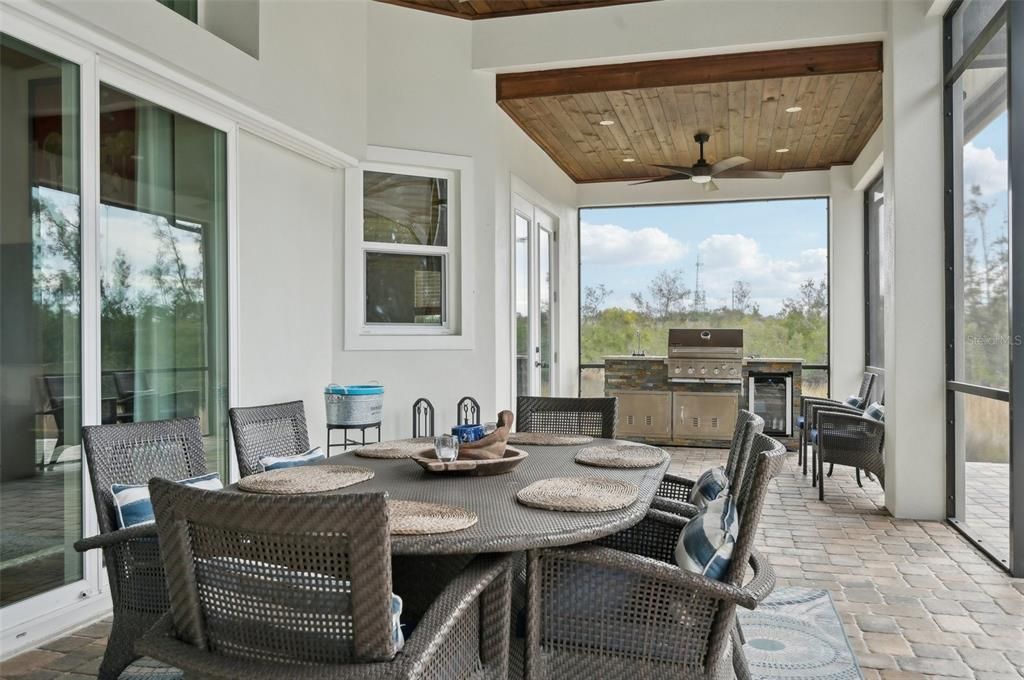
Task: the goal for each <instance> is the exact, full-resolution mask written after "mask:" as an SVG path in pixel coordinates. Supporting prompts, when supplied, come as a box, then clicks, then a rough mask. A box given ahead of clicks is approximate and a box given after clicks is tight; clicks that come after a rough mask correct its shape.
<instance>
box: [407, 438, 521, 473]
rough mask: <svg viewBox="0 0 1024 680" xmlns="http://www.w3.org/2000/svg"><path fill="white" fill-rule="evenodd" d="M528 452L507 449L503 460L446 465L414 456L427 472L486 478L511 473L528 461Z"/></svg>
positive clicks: (428, 457)
mask: <svg viewBox="0 0 1024 680" xmlns="http://www.w3.org/2000/svg"><path fill="white" fill-rule="evenodd" d="M529 455H530V454H528V453H527V452H526V451H522V450H520V449H516V448H512V447H511V446H509V447H507V448H506V449H505V455H504V456H502V457H501V458H482V459H479V460H472V459H462V458H459V459H456V460H454V461H452V462H451V463H445V462H442V461H440V460H438V459H437V457H436V456H435V455H434V454H433V453H431V454H430V455H424V456H414V457H413V460H414V461H416V464H417V465H419V466H420V467H421V468H423V469H424V470H426V471H427V472H434V473H438V474H456V475H458V474H461V475H466V476H469V477H485V476H487V475H503V474H505V473H506V472H511V471H512V469H513V468H514V467H515V466H517V465H519V464H520V463H522V462H523V461H524V460H526V458H527V456H529Z"/></svg>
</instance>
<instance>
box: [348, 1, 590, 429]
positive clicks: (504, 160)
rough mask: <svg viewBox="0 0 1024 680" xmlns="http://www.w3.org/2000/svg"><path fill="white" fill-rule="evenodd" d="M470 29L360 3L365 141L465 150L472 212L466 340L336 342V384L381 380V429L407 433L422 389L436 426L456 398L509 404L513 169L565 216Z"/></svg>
mask: <svg viewBox="0 0 1024 680" xmlns="http://www.w3.org/2000/svg"><path fill="white" fill-rule="evenodd" d="M473 26H474V24H473V23H471V22H468V21H463V20H459V19H454V18H450V17H445V16H439V15H435V14H429V13H425V12H415V11H409V10H408V9H406V8H401V7H395V6H392V5H386V4H382V3H375V2H374V3H370V4H369V7H368V26H367V35H368V41H367V69H368V80H369V82H372V83H375V84H378V85H377V86H375V87H372V88H369V90H368V91H367V93H366V106H367V109H368V111H370V112H371V115H369V117H368V120H367V143H368V144H371V145H374V146H384V147H393V148H403V149H412V150H417V151H430V152H441V153H446V154H457V155H462V156H468V157H471V158H472V159H473V167H474V180H475V181H474V189H473V190H474V201H473V203H474V214H473V215H471V216H464V217H463V222H462V228H463V229H471V230H473V236H474V238H473V240H474V243H475V246H474V251H473V252H471V253H466V254H464V257H468V258H471V259H472V262H473V267H474V269H475V281H474V285H473V295H474V297H475V300H476V315H475V328H474V329H473V338H474V344H473V347H472V349H467V350H438V351H429V352H428V351H422V350H416V351H413V350H410V351H399V350H387V351H347V350H346V349H345V348H344V346H343V343H341V342H340V339H338V340H336V341H335V344H334V349H335V354H334V373H333V379H334V380H335V381H337V382H341V383H353V382H362V381H365V380H370V379H373V380H379V381H381V382H382V383H384V385H385V412H384V422H383V435H384V436H385V437H396V436H408V434H409V433H410V431H411V428H412V418H411V407H412V403H413V401H415V400H416V399H417V398H418V397H426V398H428V399H430V401H431V402H432V403H433V404H434V407H435V409H436V423H437V427H438V428H439V429H446V428H448V427H450V426H451V425H452V424H454V422H455V405H456V402H457V401H458V400H459V399H460V398H461V397H463V396H466V395H470V396H473V397H475V398H476V399H477V400H478V401H479V402H480V406H481V409H482V410H483V413H484V415H485V417H486V416H487V415H488V414H496V413H497V411H498V410H499V409H501V408H508V407H510V406H513V405H514V404H513V402H512V398H511V365H510V363H509V361H508V354H506V352H508V351H509V345H510V337H511V328H510V324H511V306H510V300H511V298H510V292H509V281H510V277H511V270H510V259H509V246H510V239H511V232H510V224H511V212H510V207H509V195H510V191H511V188H510V187H511V177H512V175H513V174H514V175H516V176H517V177H519V178H521V179H522V180H523V181H525V182H526V183H528V184H530V185H531V186H533V187H534V188H536V189H537V191H538V192H540V193H542V195H543V196H544V197H545V198H546V199H547V200H548V201H550V202H551V204H552V205H553V206H554V211H555V212H556V216H557V217H558V218H559V220H560V221H561V222H567V221H568V220H569V218H570V217H571V215H572V214H573V210H572V207H573V206H574V205H575V202H574V201H575V185H574V184H572V182H571V181H570V180H569V179H568V177H566V176H565V175H564V174H563V173H562V172H561V171H560V170H558V169H557V167H556V166H555V165H554V163H553V162H552V161H551V160H550V159H549V158H547V156H545V155H544V154H543V153H542V152H541V151H540V150H539V149H537V148H536V147H535V146H534V145H533V144H532V143H531V142H529V140H528V139H527V138H526V136H525V135H524V134H523V133H522V132H521V131H519V130H518V128H515V126H514V125H513V124H512V123H511V121H509V120H508V118H507V116H505V114H504V113H502V112H501V110H500V109H498V107H497V106H495V104H494V76H493V74H490V73H485V72H481V71H474V70H472V69H471V68H470V55H471V50H472V37H473ZM397 46H400V49H399V48H397ZM563 226H565V225H563ZM571 230H572V231H574V227H572V228H571ZM565 269H569V270H570V271H574V267H572V266H571V265H570V266H569V267H565V268H563V271H564V270H565ZM573 280H574V279H573ZM336 313H339V314H343V313H346V312H344V310H341V309H340V307H339V308H338V309H337V312H336ZM349 314H350V313H349ZM347 318H351V317H350V316H349V317H347ZM568 334H569V335H575V329H574V327H573V328H570V329H569V330H568ZM563 356H564V354H563Z"/></svg>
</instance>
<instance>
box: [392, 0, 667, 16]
mask: <svg viewBox="0 0 1024 680" xmlns="http://www.w3.org/2000/svg"><path fill="white" fill-rule="evenodd" d="M654 1H655V0H562V1H560V2H559V1H557V0H556V1H554V2H542V3H533V4H531V3H526V4H523V3H520V2H508V1H507V0H466V1H465V2H462V1H461V0H377V2H382V3H384V4H385V5H398V6H399V7H407V8H409V9H416V10H420V11H423V12H432V13H434V14H443V15H445V16H449V17H455V18H457V19H468V20H470V21H476V20H477V19H498V18H501V17H516V16H522V15H524V14H543V13H546V12H563V11H567V10H574V9H592V8H594V7H611V6H614V5H631V4H634V3H638V2H654Z"/></svg>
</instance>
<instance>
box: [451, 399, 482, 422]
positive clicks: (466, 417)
mask: <svg viewBox="0 0 1024 680" xmlns="http://www.w3.org/2000/svg"><path fill="white" fill-rule="evenodd" d="M455 417H456V422H457V423H458V424H459V425H479V424H480V402H478V401H477V400H476V399H474V398H473V397H463V398H462V399H459V403H458V404H456V405H455Z"/></svg>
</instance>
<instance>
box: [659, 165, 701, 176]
mask: <svg viewBox="0 0 1024 680" xmlns="http://www.w3.org/2000/svg"><path fill="white" fill-rule="evenodd" d="M653 165H654V167H656V168H664V169H666V170H671V171H672V172H678V173H679V174H681V175H686V176H687V177H692V176H693V168H688V167H686V166H685V165H659V164H657V163H653Z"/></svg>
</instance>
